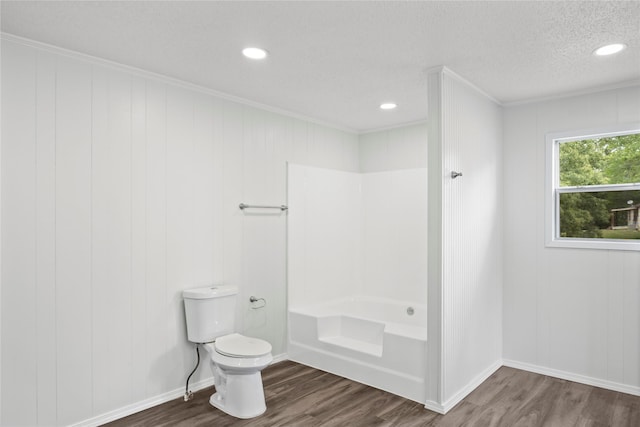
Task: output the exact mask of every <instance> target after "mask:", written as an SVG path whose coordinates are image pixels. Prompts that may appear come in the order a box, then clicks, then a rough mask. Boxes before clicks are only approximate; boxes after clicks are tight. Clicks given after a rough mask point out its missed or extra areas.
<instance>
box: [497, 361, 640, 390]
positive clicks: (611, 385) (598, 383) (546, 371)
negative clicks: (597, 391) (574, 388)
mask: <svg viewBox="0 0 640 427" xmlns="http://www.w3.org/2000/svg"><path fill="white" fill-rule="evenodd" d="M502 363H503V365H504V366H508V367H510V368H515V369H522V370H523V371H529V372H533V373H536V374H541V375H548V376H550V377H555V378H560V379H562V380H567V381H573V382H576V383H580V384H586V385H590V386H594V387H600V388H606V389H607V390H613V391H619V392H620V393H627V394H632V395H634V396H640V387H637V386H633V385H628V384H621V383H617V382H614V381H608V380H603V379H600V378H593V377H587V376H585V375H580V374H574V373H572V372H567V371H561V370H559V369H553V368H547V367H544V366H538V365H533V364H531V363H524V362H518V361H516V360H509V359H505V360H503V362H502Z"/></svg>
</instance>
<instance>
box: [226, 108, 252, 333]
mask: <svg viewBox="0 0 640 427" xmlns="http://www.w3.org/2000/svg"><path fill="white" fill-rule="evenodd" d="M223 105H224V107H223V108H224V109H223V120H224V131H223V140H224V146H223V173H224V175H223V180H224V188H223V206H222V212H223V215H224V216H223V221H224V234H223V237H222V238H223V241H224V245H225V248H224V260H223V262H224V265H223V267H224V282H225V283H226V284H229V285H236V286H239V285H241V283H242V265H243V255H244V253H243V241H242V232H243V217H242V212H241V211H240V209H238V204H239V203H240V202H245V203H249V202H248V201H246V200H244V195H243V171H242V167H243V161H242V155H243V146H242V144H243V142H242V134H243V128H242V124H243V107H242V106H240V105H238V104H233V103H230V102H224V104H223ZM242 318H243V316H242V315H241V313H240V310H238V313H237V317H236V320H237V327H238V328H239V330H243V329H242V327H243V323H242Z"/></svg>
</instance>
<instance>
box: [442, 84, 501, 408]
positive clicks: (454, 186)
mask: <svg viewBox="0 0 640 427" xmlns="http://www.w3.org/2000/svg"><path fill="white" fill-rule="evenodd" d="M443 116H444V122H443V123H444V125H443V133H442V135H443V166H444V170H443V172H444V182H443V219H442V230H443V231H442V232H443V237H444V238H443V243H442V244H443V256H444V261H443V304H444V305H443V306H444V313H443V321H444V353H443V359H444V360H443V361H442V365H443V372H444V373H445V377H444V379H443V383H444V395H443V403H444V402H447V400H449V399H451V398H452V397H454V396H455V395H456V394H457V393H459V392H461V391H463V390H464V388H465V387H467V386H468V385H469V384H470V383H471V382H472V381H473V380H474V379H475V378H477V377H478V376H479V375H481V374H482V373H484V372H486V370H487V369H488V368H490V367H495V366H496V364H497V363H499V360H500V359H501V325H502V319H501V316H500V313H501V311H502V306H501V305H500V304H501V303H500V298H501V297H500V295H501V283H502V278H501V268H500V264H499V259H500V257H501V256H502V249H501V246H502V234H501V231H500V224H501V222H500V218H501V214H500V212H499V206H500V203H501V198H500V192H501V180H500V161H499V159H500V150H501V139H500V135H501V129H502V127H501V122H500V120H499V117H500V111H499V108H498V107H497V106H495V105H494V104H493V103H492V102H491V101H490V100H488V99H486V98H485V97H484V96H482V95H480V94H478V93H477V92H476V91H475V90H474V89H472V88H470V87H468V86H467V85H466V83H464V82H462V81H460V80H459V79H458V78H457V77H455V76H452V75H449V73H448V72H445V73H444V89H443ZM451 171H462V172H463V173H464V176H463V177H460V178H457V179H455V180H454V179H452V178H451V177H450V173H451Z"/></svg>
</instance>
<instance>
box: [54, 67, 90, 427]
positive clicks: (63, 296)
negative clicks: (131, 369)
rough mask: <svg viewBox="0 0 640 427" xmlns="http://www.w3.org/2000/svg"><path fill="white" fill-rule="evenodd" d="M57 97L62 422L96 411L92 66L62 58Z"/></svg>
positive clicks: (59, 392)
mask: <svg viewBox="0 0 640 427" xmlns="http://www.w3.org/2000/svg"><path fill="white" fill-rule="evenodd" d="M56 80H57V88H56V91H57V97H56V290H57V292H56V306H57V308H58V309H57V311H56V316H57V319H56V320H57V324H56V326H57V333H56V335H57V337H58V345H57V349H56V350H57V360H58V373H57V377H58V390H57V393H56V396H57V399H58V423H59V424H63V425H64V424H70V423H72V422H75V421H79V420H83V419H87V418H89V417H90V416H91V415H92V413H93V409H92V408H93V402H92V393H90V392H89V391H90V390H92V383H93V372H92V360H91V348H92V340H93V339H97V337H93V336H92V326H91V322H92V320H91V317H92V316H91V304H90V301H91V300H92V298H91V67H90V66H88V65H86V64H81V63H78V62H74V61H72V60H68V59H63V58H60V59H59V61H58V74H57V79H56Z"/></svg>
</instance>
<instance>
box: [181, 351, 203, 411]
mask: <svg viewBox="0 0 640 427" xmlns="http://www.w3.org/2000/svg"><path fill="white" fill-rule="evenodd" d="M196 355H197V356H198V361H197V362H196V367H195V368H193V371H191V373H190V374H189V376H188V377H187V385H186V386H185V388H184V401H185V402H188V401H189V400H191V398H192V397H193V392H192V391H189V380H190V379H191V377H192V376H193V374H195V373H196V370H197V369H198V366H200V350H199V349H198V344H196Z"/></svg>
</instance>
